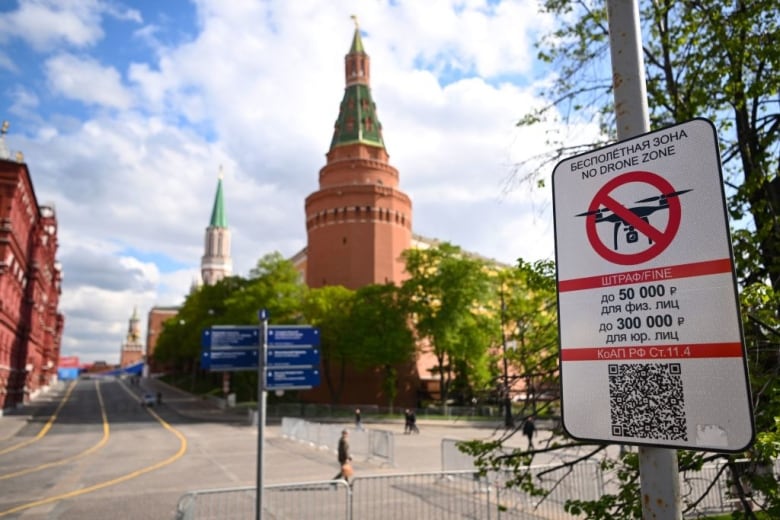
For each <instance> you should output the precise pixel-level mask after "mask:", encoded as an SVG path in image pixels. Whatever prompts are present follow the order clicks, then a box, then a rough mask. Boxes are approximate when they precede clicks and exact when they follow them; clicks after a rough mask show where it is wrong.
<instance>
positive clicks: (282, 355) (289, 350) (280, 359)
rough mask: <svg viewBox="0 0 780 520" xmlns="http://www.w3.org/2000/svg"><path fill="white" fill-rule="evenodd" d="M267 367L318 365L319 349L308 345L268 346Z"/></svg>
mask: <svg viewBox="0 0 780 520" xmlns="http://www.w3.org/2000/svg"><path fill="white" fill-rule="evenodd" d="M266 363H267V366H268V368H276V367H285V366H286V367H301V366H313V365H314V366H319V364H320V349H319V348H315V347H309V346H306V345H304V346H301V347H277V346H273V347H271V346H269V347H268V356H267V357H266Z"/></svg>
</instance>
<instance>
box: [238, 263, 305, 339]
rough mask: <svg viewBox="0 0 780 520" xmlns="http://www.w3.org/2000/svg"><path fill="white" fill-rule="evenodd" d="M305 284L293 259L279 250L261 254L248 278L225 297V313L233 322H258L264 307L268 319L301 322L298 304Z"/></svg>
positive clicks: (301, 299) (271, 321) (275, 321)
mask: <svg viewBox="0 0 780 520" xmlns="http://www.w3.org/2000/svg"><path fill="white" fill-rule="evenodd" d="M305 291H306V286H305V284H304V283H303V281H302V279H301V276H300V274H299V273H298V271H297V270H296V269H295V266H294V265H293V263H292V262H291V261H289V260H287V259H285V258H284V257H283V256H282V255H281V253H278V252H273V253H269V254H267V255H264V256H263V257H262V258H261V259H260V260H258V262H257V265H256V266H255V267H254V268H252V270H251V271H250V272H249V280H248V281H247V282H246V283H245V284H243V285H241V286H240V287H238V288H237V290H235V291H233V292H232V293H231V295H230V296H229V297H228V298H227V300H226V301H225V315H226V316H228V317H230V319H231V320H233V323H235V324H246V325H254V324H257V323H258V320H259V317H258V311H259V310H260V309H267V310H268V314H269V316H270V318H269V322H270V323H275V324H295V323H300V322H301V313H300V306H301V302H302V301H303V296H304V293H305Z"/></svg>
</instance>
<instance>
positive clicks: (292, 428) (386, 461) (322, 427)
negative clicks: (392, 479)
mask: <svg viewBox="0 0 780 520" xmlns="http://www.w3.org/2000/svg"><path fill="white" fill-rule="evenodd" d="M344 429H347V430H349V448H350V453H351V455H352V457H353V458H354V457H363V458H365V459H366V460H378V461H379V462H380V463H381V464H382V465H387V466H394V465H395V436H394V435H393V432H389V431H384V430H375V429H373V428H372V429H367V428H365V427H363V428H362V429H358V428H353V427H349V426H345V425H343V424H323V423H315V422H309V421H306V420H304V419H295V418H291V417H282V436H284V437H286V438H288V439H293V440H296V441H299V442H305V443H308V444H309V445H311V446H312V447H315V448H318V449H323V450H325V449H327V450H330V451H332V452H334V453H335V452H336V451H337V449H338V443H339V438H340V437H341V431H342V430H344Z"/></svg>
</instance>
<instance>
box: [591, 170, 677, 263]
mask: <svg viewBox="0 0 780 520" xmlns="http://www.w3.org/2000/svg"><path fill="white" fill-rule="evenodd" d="M634 182H638V183H643V184H649V185H650V186H653V187H654V188H656V189H657V190H659V191H660V192H661V193H660V194H659V197H658V199H659V206H658V207H659V208H660V207H663V209H668V211H669V218H668V219H667V222H666V227H665V229H656V228H655V227H654V226H653V225H652V224H650V222H649V219H648V218H647V215H643V214H642V213H643V211H642V210H644V209H654V208H656V207H655V206H645V207H639V208H628V207H626V205H624V204H622V203H620V202H618V201H617V200H615V199H614V198H612V196H611V193H612V191H614V190H615V189H616V188H618V187H620V186H623V185H624V184H628V183H634ZM671 193H674V188H673V187H672V185H671V184H669V182H668V181H667V180H666V179H664V178H663V177H661V176H660V175H657V174H655V173H651V172H645V171H635V172H629V173H626V174H624V175H621V176H620V177H615V178H614V179H612V180H610V181H609V182H607V183H606V184H605V185H604V186H602V187H601V189H599V191H598V192H597V193H596V195H595V196H594V197H593V201H592V202H591V203H590V207H588V213H589V215H588V216H587V218H586V220H585V229H586V231H587V233H588V240H589V241H590V244H591V245H592V246H593V249H594V250H595V251H596V253H598V254H599V256H601V257H602V258H604V259H605V260H608V261H610V262H612V263H613V264H620V265H636V264H641V263H642V262H647V261H648V260H651V259H653V258H655V257H656V256H658V255H660V254H661V253H662V252H663V251H664V250H665V249H666V248H667V247H668V246H669V244H671V243H672V239H674V236H675V235H676V234H677V230H678V229H679V228H680V218H681V216H682V211H681V208H680V200H679V198H678V197H674V196H672V197H668V198H667V197H665V194H671ZM661 199H663V200H664V201H665V204H666V205H665V206H661V203H660V200H661ZM602 206H603V207H604V208H606V209H607V210H610V211H612V213H613V214H614V215H610V217H608V218H609V220H607V219H606V218H601V219H599V222H605V221H608V222H612V223H614V224H615V226H616V230H615V234H617V226H619V225H621V224H622V225H624V226H628V227H633V228H634V229H635V230H636V231H638V232H639V233H641V234H643V235H644V236H646V237H647V238H648V239H649V240H651V241H652V244H650V247H648V248H647V249H645V250H644V251H640V252H638V253H620V252H619V251H617V250H613V249H611V248H610V247H608V246H607V245H605V244H604V243H603V242H602V240H601V237H599V235H598V233H597V232H596V221H597V214H600V211H599V209H600V207H602ZM601 211H603V210H601ZM649 214H650V213H648V215H649Z"/></svg>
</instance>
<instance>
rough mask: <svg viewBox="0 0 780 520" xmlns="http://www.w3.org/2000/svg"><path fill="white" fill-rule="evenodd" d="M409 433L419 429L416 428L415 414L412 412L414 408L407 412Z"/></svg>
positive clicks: (416, 431)
mask: <svg viewBox="0 0 780 520" xmlns="http://www.w3.org/2000/svg"><path fill="white" fill-rule="evenodd" d="M409 433H420V429H419V428H417V416H416V415H415V414H414V410H411V411H410V412H409Z"/></svg>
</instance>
